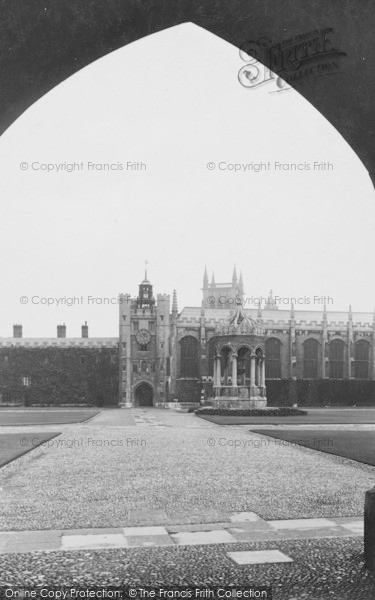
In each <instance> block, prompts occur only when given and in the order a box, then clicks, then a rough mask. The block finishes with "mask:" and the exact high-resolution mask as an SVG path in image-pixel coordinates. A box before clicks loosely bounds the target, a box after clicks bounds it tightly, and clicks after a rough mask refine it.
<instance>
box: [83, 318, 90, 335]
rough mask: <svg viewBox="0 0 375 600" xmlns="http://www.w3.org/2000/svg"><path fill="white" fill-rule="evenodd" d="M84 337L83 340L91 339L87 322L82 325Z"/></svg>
mask: <svg viewBox="0 0 375 600" xmlns="http://www.w3.org/2000/svg"><path fill="white" fill-rule="evenodd" d="M82 337H83V338H88V337H89V326H88V325H87V321H85V324H84V325H82Z"/></svg>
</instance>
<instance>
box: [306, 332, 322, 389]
mask: <svg viewBox="0 0 375 600" xmlns="http://www.w3.org/2000/svg"><path fill="white" fill-rule="evenodd" d="M318 351H319V342H318V340H315V339H314V338H308V339H307V340H306V341H305V343H304V344H303V376H304V377H305V378H307V379H316V378H317V377H318Z"/></svg>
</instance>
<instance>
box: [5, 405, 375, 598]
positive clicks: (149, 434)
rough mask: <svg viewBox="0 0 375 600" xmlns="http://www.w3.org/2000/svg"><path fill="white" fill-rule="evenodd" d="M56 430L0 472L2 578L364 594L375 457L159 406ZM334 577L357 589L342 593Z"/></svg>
mask: <svg viewBox="0 0 375 600" xmlns="http://www.w3.org/2000/svg"><path fill="white" fill-rule="evenodd" d="M310 427H312V426H311V425H310ZM328 427H330V428H331V429H332V425H329V426H328ZM337 427H347V426H346V425H341V426H337ZM355 427H366V428H367V429H369V428H375V426H374V425H367V426H361V425H355ZM49 429H51V430H52V429H53V430H54V431H56V425H54V426H52V425H45V426H43V427H40V428H39V429H38V428H37V427H35V428H33V433H34V435H35V438H36V439H38V434H40V435H41V434H42V432H43V433H45V432H47V431H48V430H49ZM58 429H59V430H60V431H61V434H60V435H59V436H57V437H56V438H53V439H51V440H49V441H47V442H45V443H43V444H42V445H40V446H38V447H36V448H35V449H33V450H32V451H31V452H29V453H28V454H25V455H24V456H22V457H21V458H19V459H17V460H16V461H14V462H13V463H10V464H8V465H6V466H5V467H4V468H2V469H1V471H0V506H1V511H0V552H1V553H0V565H1V566H2V568H1V569H0V573H2V574H0V584H12V583H13V584H17V585H20V584H21V583H22V584H23V585H31V584H32V583H35V582H39V583H46V582H47V583H49V584H51V583H50V582H51V579H50V576H49V575H48V573H50V572H51V569H52V572H53V573H54V583H60V582H62V583H66V584H67V583H69V582H71V581H73V579H74V581H81V582H82V583H85V584H88V583H92V584H93V583H97V584H98V585H104V584H109V583H111V584H112V585H116V584H119V583H128V582H132V581H135V582H137V581H138V582H139V583H146V582H147V581H150V582H159V583H160V582H162V583H164V585H166V584H172V583H175V582H180V581H183V582H184V581H185V582H190V583H196V584H197V585H204V584H207V581H209V580H210V581H211V582H212V581H213V582H214V583H215V585H216V584H218V583H220V582H221V583H222V582H223V581H224V582H225V583H230V582H231V581H232V583H234V584H236V585H244V584H245V583H248V582H249V581H256V582H257V583H258V584H259V585H267V582H268V583H272V585H273V586H274V587H275V586H276V589H278V592H277V595H276V596H275V597H277V598H290V599H291V598H293V595H290V593H291V591H290V590H292V589H294V587H295V589H296V592H295V597H298V598H304V597H305V598H317V599H319V598H325V596H324V595H322V594H323V593H324V594H325V593H327V598H328V597H332V593H330V592H331V591H332V587H333V588H334V589H335V590H336V589H337V590H339V589H340V590H341V592H340V594H341V595H337V596H336V597H339V598H340V599H344V598H346V597H347V598H349V597H350V598H357V597H358V598H367V597H370V596H368V595H367V596H366V595H363V594H365V593H367V594H368V593H369V592H368V590H370V589H371V590H373V588H372V586H373V582H372V577H371V576H369V575H368V574H366V573H365V572H364V571H363V562H362V556H361V553H362V515H363V501H364V493H365V491H366V490H367V489H369V488H370V487H371V486H372V485H373V483H374V481H375V468H374V467H371V466H368V465H362V464H360V463H356V462H353V461H350V460H348V459H345V458H339V457H336V456H333V455H328V454H323V453H320V452H316V451H314V450H311V449H309V448H301V447H296V446H295V445H284V444H280V443H279V442H280V440H277V439H273V438H268V437H265V436H262V435H260V434H259V433H257V431H256V429H255V428H254V429H253V430H252V431H250V427H249V426H240V427H238V426H224V427H223V426H218V425H215V424H213V423H209V422H207V421H205V420H202V419H199V418H198V417H196V416H195V415H193V414H181V413H175V412H169V411H165V410H157V409H133V410H120V409H113V410H105V411H102V412H101V413H100V414H98V415H97V416H95V417H94V418H92V419H91V420H90V421H87V422H84V423H75V424H72V425H60V426H59V427H58ZM320 430H321V426H320ZM26 431H27V433H28V435H30V427H25V426H20V427H2V428H1V433H9V432H19V433H22V432H26ZM25 439H26V438H25ZM27 439H29V438H27ZM249 515H250V516H249ZM251 515H253V516H251ZM28 532H29V533H28ZM30 532H32V533H31V534H30ZM37 532H38V533H37ZM51 544H52V545H51ZM265 550H267V552H265ZM260 551H261V552H260ZM268 551H271V554H269V552H268ZM244 552H245V554H243V553H244ZM238 553H240V554H238ZM328 555H329V556H330V563H329V564H328V563H327V562H326V560H325V558H324V557H325V556H328ZM237 559H238V560H237ZM260 559H261V560H260ZM276 559H277V560H276ZM258 560H260V564H258V563H257V561H258ZM279 560H281V561H282V562H277V561H279ZM150 561H151V563H150ZM268 561H271V563H270V564H265V563H268ZM275 561H276V562H275ZM214 563H215V565H214ZM253 563H255V564H253ZM77 564H78V565H80V571H79V572H78V571H77ZM182 564H184V567H182V566H181V565H182ZM35 565H37V568H36V567H35ZM150 565H151V566H150ZM314 565H315V566H314ZM319 565H320V566H319ZM150 569H151V570H150ZM317 570H319V573H318V572H317ZM36 574H37V575H36ZM36 577H39V579H36ZM223 577H224V578H225V579H224V580H223ZM69 578H70V579H69ZM254 578H255V579H254ZM348 578H349V579H348ZM146 580H147V581H146ZM344 580H345V581H346V583H347V585H349V584H350V586H351V590H352V592H353V594H354V587H353V586H354V584H353V581H356V582H357V583H356V587H355V594H357V595H353V594H352V595H351V596H350V595H348V596H345V595H343V590H344V587H343V582H344ZM350 581H351V582H352V583H350ZM313 582H315V584H316V585H319V586H320V588H319V589H320V590H321V591H320V592H319V593H320V594H321V595H316V596H314V595H313V594H314V593H315V592H314V587H316V585H315V586H314V585H313ZM212 585H213V583H212ZM288 586H289V588H288ZM350 586H349V587H350ZM310 587H311V589H310ZM288 589H289V591H288ZM348 589H349V588H348ZM309 590H310V591H309ZM366 590H367V591H366ZM374 590H375V588H374ZM297 592H298V593H297ZM288 594H289V595H288ZM303 594H309V595H303ZM311 594H312V595H311Z"/></svg>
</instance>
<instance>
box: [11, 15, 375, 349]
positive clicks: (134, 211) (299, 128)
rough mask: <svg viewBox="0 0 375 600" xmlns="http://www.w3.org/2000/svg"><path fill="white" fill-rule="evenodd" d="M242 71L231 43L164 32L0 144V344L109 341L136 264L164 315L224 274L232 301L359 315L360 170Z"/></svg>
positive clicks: (311, 115) (102, 65)
mask: <svg viewBox="0 0 375 600" xmlns="http://www.w3.org/2000/svg"><path fill="white" fill-rule="evenodd" d="M243 66H244V61H243V60H242V59H241V57H240V55H239V52H238V49H237V48H235V47H234V46H232V45H231V44H229V43H227V42H225V41H223V40H222V39H220V38H218V37H216V36H214V35H213V34H211V33H209V32H207V31H206V30H204V29H202V28H200V27H198V26H196V25H193V24H191V23H186V24H183V25H179V26H177V27H173V28H170V29H167V30H165V31H163V32H160V33H156V34H153V35H151V36H148V37H147V38H144V39H142V40H139V41H137V42H134V43H132V44H130V45H128V46H125V47H124V48H122V49H120V50H117V51H115V52H113V53H111V54H109V55H107V56H105V57H103V58H101V59H100V60H98V61H96V62H94V63H92V64H91V65H89V66H88V67H86V68H84V69H82V70H81V71H79V72H78V73H76V74H75V75H73V76H72V77H70V78H68V79H67V80H66V81H64V82H63V83H61V84H60V85H58V86H57V87H56V88H54V89H53V90H52V91H50V92H49V93H48V94H46V95H45V96H44V97H43V98H41V99H40V100H39V101H38V102H36V103H35V104H34V105H33V106H31V107H30V108H29V109H28V110H27V111H26V112H25V113H24V114H23V115H22V116H21V117H20V118H19V119H17V121H16V122H15V123H14V124H13V125H12V126H11V127H10V128H9V129H8V130H7V131H6V132H5V133H4V134H3V135H2V136H1V138H0V169H1V178H0V197H1V207H2V216H1V220H0V235H1V240H2V253H1V255H0V264H1V272H2V280H3V285H2V294H1V297H0V336H10V335H12V333H11V332H12V325H13V323H22V324H23V330H24V336H26V337H54V336H55V335H56V325H57V324H58V323H66V325H67V335H68V336H71V337H74V336H79V335H80V326H81V324H82V323H83V322H84V321H87V322H88V324H89V328H90V336H108V337H112V336H116V335H118V305H117V295H118V294H119V293H130V294H131V295H132V296H135V295H136V294H137V289H138V284H139V283H140V282H141V280H142V279H143V277H144V266H145V260H146V259H147V260H148V275H149V279H150V280H151V282H152V283H153V285H154V292H155V294H157V293H168V294H172V292H173V289H176V290H177V294H178V303H179V309H180V310H181V309H182V308H183V307H184V306H199V305H200V303H201V298H202V292H201V287H202V278H203V272H204V268H205V265H207V269H208V273H209V277H210V278H211V275H212V272H213V271H214V272H215V279H216V281H217V282H222V281H223V282H225V281H229V280H230V279H231V276H232V271H233V265H234V264H236V267H237V270H238V272H239V271H240V270H242V273H243V279H244V288H245V297H252V296H261V295H263V296H265V295H266V294H267V293H268V291H269V289H270V288H272V289H273V291H274V294H275V295H277V296H278V297H280V298H283V299H286V300H288V299H289V298H292V297H295V298H304V297H306V298H309V299H310V300H309V304H308V305H306V304H305V305H304V304H301V303H299V308H302V309H303V308H310V309H311V308H312V309H315V306H314V302H313V298H314V296H324V295H325V296H327V297H329V298H331V299H332V301H330V306H329V308H332V309H333V310H347V308H348V305H349V304H351V305H352V307H353V311H369V312H372V311H373V307H374V305H375V280H374V277H373V276H372V270H371V258H372V256H373V254H374V234H373V232H374V225H375V210H374V208H375V204H374V189H373V186H372V184H371V181H370V178H369V176H368V173H367V171H366V169H365V167H364V166H363V164H362V163H361V161H360V160H359V158H358V157H357V155H356V154H355V153H354V151H353V150H352V149H351V148H350V146H349V145H348V144H347V143H346V142H345V141H344V139H343V138H342V137H341V135H340V134H339V133H338V132H337V131H336V130H335V129H334V127H333V126H331V125H330V124H329V123H328V121H327V120H326V119H325V118H324V117H323V116H322V115H321V114H320V113H319V112H318V111H317V110H316V109H315V108H314V107H312V106H311V105H310V104H309V103H308V102H307V101H306V100H305V99H304V98H303V97H302V96H301V95H300V94H299V93H298V92H297V91H295V90H292V89H291V90H287V91H283V92H279V93H275V92H274V90H275V87H273V86H272V84H270V85H269V84H266V85H264V86H260V87H256V88H254V89H248V88H246V87H244V86H243V85H241V84H240V83H239V81H238V72H239V70H240V69H241V68H242V67H243ZM336 76H338V75H336ZM261 162H263V163H265V164H266V165H267V164H269V165H270V166H269V168H267V169H266V170H260V171H258V172H257V171H255V170H254V168H256V167H254V165H255V164H258V163H261ZM314 162H315V163H330V164H331V165H332V168H330V169H328V170H317V169H315V168H314ZM73 163H76V164H75V166H74V167H69V165H72V164H73ZM128 163H129V164H128ZM275 163H278V164H281V165H283V166H282V167H279V166H276V165H275ZM235 164H237V165H240V166H239V167H237V169H238V170H237V171H236V170H235V169H234V167H233V165H235ZM290 164H299V165H302V167H300V169H301V170H291V168H290ZM48 165H50V166H49V167H48ZM102 165H112V168H111V169H108V170H106V167H105V166H104V167H103V166H102ZM119 165H121V166H122V168H120V166H119ZM285 165H286V166H285ZM304 165H308V166H309V167H310V168H309V169H307V167H305V166H304ZM48 169H49V170H48ZM72 298H75V299H76V300H75V301H74V302H73V301H72V300H70V299H72ZM64 299H65V300H64ZM247 305H248V306H249V307H250V304H249V303H247ZM286 306H289V303H287V302H286V301H285V300H283V306H282V308H285V307H286ZM316 309H317V310H321V306H316Z"/></svg>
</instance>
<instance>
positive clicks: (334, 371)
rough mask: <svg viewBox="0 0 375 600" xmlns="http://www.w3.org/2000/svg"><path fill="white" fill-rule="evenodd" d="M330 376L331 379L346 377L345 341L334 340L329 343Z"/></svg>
mask: <svg viewBox="0 0 375 600" xmlns="http://www.w3.org/2000/svg"><path fill="white" fill-rule="evenodd" d="M329 376H330V378H331V379H343V378H344V342H343V341H342V340H332V342H330V344H329Z"/></svg>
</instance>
